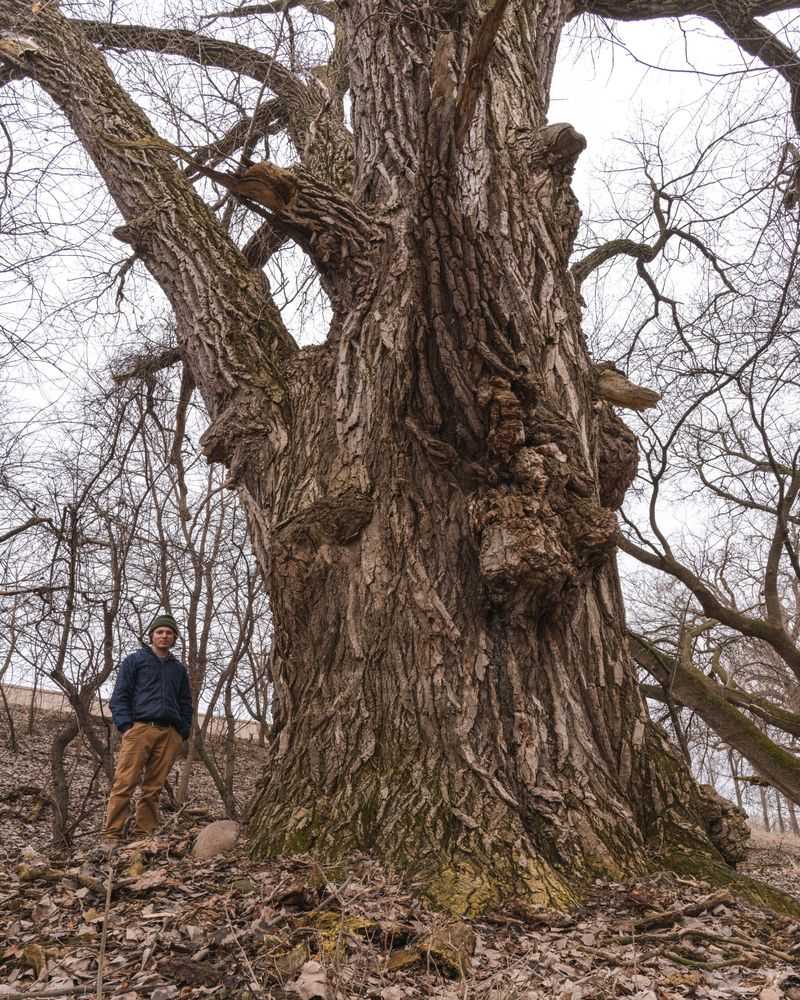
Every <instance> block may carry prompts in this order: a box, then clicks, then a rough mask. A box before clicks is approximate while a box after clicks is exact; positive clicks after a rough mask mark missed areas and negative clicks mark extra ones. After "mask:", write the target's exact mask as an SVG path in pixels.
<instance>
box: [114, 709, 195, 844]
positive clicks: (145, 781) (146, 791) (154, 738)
mask: <svg viewBox="0 0 800 1000" xmlns="http://www.w3.org/2000/svg"><path fill="white" fill-rule="evenodd" d="M181 743H182V740H181V736H180V733H178V731H177V730H175V729H173V728H172V727H171V726H166V727H160V726H153V725H150V723H148V722H134V724H133V726H131V728H130V729H129V730H127V732H125V733H124V734H123V736H122V743H121V744H120V748H119V755H118V756H117V767H116V770H115V772H114V785H113V787H112V789H111V794H110V795H109V797H108V808H107V810H106V825H105V831H104V836H105V837H106V838H108V839H117V838H119V837H121V836H122V830H123V827H124V826H125V820H126V819H127V818H128V815H129V813H130V801H131V796H132V795H133V793H134V790H135V789H136V786H137V785H138V783H139V779H140V778H141V781H142V791H141V795H140V797H139V801H138V802H137V804H136V822H135V827H134V833H135V834H150V833H152V832H153V831H154V830H155V828H156V827H157V826H158V797H159V795H160V794H161V789H162V788H163V787H164V784H165V782H166V780H167V777H168V775H169V772H170V768H171V767H172V765H173V763H174V761H175V758H176V757H177V756H178V751H179V750H180V748H181Z"/></svg>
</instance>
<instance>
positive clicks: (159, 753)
mask: <svg viewBox="0 0 800 1000" xmlns="http://www.w3.org/2000/svg"><path fill="white" fill-rule="evenodd" d="M147 637H148V640H149V642H150V645H149V646H146V645H144V644H143V645H142V648H141V649H139V650H137V652H135V653H131V655H130V656H126V657H125V659H124V660H123V661H122V663H121V665H120V668H119V673H118V674H117V683H116V684H115V685H114V693H113V694H112V696H111V717H112V719H113V720H114V725H115V726H116V727H117V729H118V730H119V731H120V733H122V743H121V744H120V748H119V756H118V757H117V767H116V771H115V773H114V785H113V787H112V789H111V794H110V795H109V798H108V808H107V810H106V825H105V830H104V832H103V846H104V847H106V848H111V847H114V846H115V845H116V844H118V843H119V842H120V839H121V837H122V830H123V827H124V826H125V820H126V819H127V817H128V814H129V812H130V801H131V796H132V795H133V792H134V790H135V788H136V786H137V784H138V783H139V779H140V778H141V781H142V791H141V796H140V798H139V801H138V803H137V806H136V818H135V824H134V835H135V836H148V835H149V834H151V833H153V831H154V830H155V828H156V826H157V825H158V797H159V795H160V794H161V789H162V788H163V787H164V783H165V782H166V780H167V776H168V775H169V772H170V768H171V767H172V765H173V763H174V761H175V758H176V757H177V755H178V752H179V750H180V748H181V744H182V742H183V740H185V739H187V738H188V736H189V730H190V729H191V726H192V692H191V688H190V687H189V675H188V674H187V672H186V667H185V666H184V665H183V664H182V663H181V661H180V660H179V659H177V657H175V656H173V655H172V653H171V652H170V650H171V649H172V647H173V646H174V645H175V642H176V641H177V638H178V625H177V622H176V621H175V619H174V618H173V617H172V615H170V614H159V615H156V617H155V618H154V619H153V621H152V622H151V623H150V627H149V628H148V630H147Z"/></svg>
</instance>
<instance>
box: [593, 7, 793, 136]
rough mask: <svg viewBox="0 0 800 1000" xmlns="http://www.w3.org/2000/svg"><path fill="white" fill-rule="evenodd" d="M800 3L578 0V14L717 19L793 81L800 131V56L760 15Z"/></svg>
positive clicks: (625, 18)
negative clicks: (766, 24) (760, 19)
mask: <svg viewBox="0 0 800 1000" xmlns="http://www.w3.org/2000/svg"><path fill="white" fill-rule="evenodd" d="M797 7H798V4H797V3H796V2H794V3H779V2H756V0H751V2H747V0H664V2H657V0H578V2H577V4H576V9H575V13H576V14H583V13H586V14H599V15H601V16H603V17H611V18H615V19H617V20H620V21H642V20H648V19H650V18H656V17H691V16H697V17H705V18H707V19H708V20H709V21H713V23H714V24H716V25H717V26H718V27H720V28H721V29H722V30H723V31H724V32H725V34H726V35H727V36H728V37H729V38H731V39H732V40H733V41H734V42H736V44H737V45H738V46H739V48H740V49H742V51H743V52H747V53H748V55H751V56H753V57H754V58H756V59H758V60H760V61H761V62H762V63H764V65H765V66H770V67H771V68H772V69H774V70H776V71H777V72H778V73H780V75H781V76H782V77H783V78H784V79H785V80H786V82H787V83H788V84H789V88H790V90H791V96H792V102H791V104H792V119H793V121H794V126H795V129H796V130H797V131H798V132H800V59H798V57H797V55H796V53H795V52H793V51H792V49H790V48H789V46H788V45H785V44H784V43H783V42H782V41H781V40H780V39H779V38H778V37H777V36H776V35H775V34H774V33H773V32H771V31H770V30H769V28H767V27H765V26H764V25H763V24H760V23H759V22H758V21H757V20H756V18H757V17H765V16H766V15H768V14H774V13H777V12H779V11H784V10H796V9H797Z"/></svg>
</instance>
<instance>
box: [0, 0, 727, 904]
mask: <svg viewBox="0 0 800 1000" xmlns="http://www.w3.org/2000/svg"><path fill="white" fill-rule="evenodd" d="M502 7H503V8H506V4H502ZM339 8H340V23H339V29H340V31H341V32H342V33H343V37H344V38H345V40H346V44H345V45H344V47H343V51H346V52H347V54H348V59H349V66H348V75H349V80H350V86H351V94H352V107H353V112H352V120H353V135H352V144H353V151H354V155H353V156H352V160H350V159H349V158H348V157H347V156H341V155H339V154H337V156H336V157H335V158H334V159H335V162H336V163H339V164H341V163H343V162H347V163H350V162H352V165H353V167H352V173H351V174H350V175H348V176H347V177H346V179H345V180H343V171H342V170H339V169H335V170H331V169H329V167H330V162H331V161H330V160H328V159H326V158H325V157H318V156H317V155H316V154H315V153H313V148H314V147H313V144H311V146H310V147H309V148H310V149H311V150H312V151H311V152H309V153H308V155H307V157H305V158H304V160H303V168H302V169H298V170H295V171H293V172H292V173H291V175H290V176H285V174H286V172H285V171H283V172H279V174H278V175H277V176H276V175H275V173H274V171H271V170H270V169H268V168H265V169H264V170H262V171H260V172H259V175H258V178H256V177H255V176H251V177H250V180H251V181H252V182H253V186H252V187H251V188H250V189H248V190H245V189H244V188H243V187H242V184H243V183H244V182H245V180H246V178H239V179H237V180H235V181H231V184H230V186H231V187H232V188H233V189H234V190H238V191H239V193H241V194H243V195H245V196H246V197H249V198H251V200H252V201H254V202H256V203H257V204H258V205H259V206H261V208H262V210H264V209H265V210H266V212H267V215H268V218H269V222H270V225H271V226H273V227H274V229H275V231H276V232H279V233H280V232H283V233H285V234H288V235H290V236H291V237H292V238H294V239H296V240H298V241H299V242H300V243H301V245H302V246H303V247H304V248H305V249H306V250H307V251H308V253H309V255H310V256H311V258H312V260H313V261H314V262H315V264H316V265H317V267H318V269H319V271H320V275H321V277H322V280H323V282H324V285H325V288H326V290H327V291H328V294H329V295H330V297H331V301H332V305H333V310H334V319H333V323H332V327H331V330H330V335H329V338H328V341H327V343H326V344H325V345H323V346H319V347H314V348H308V349H305V350H303V351H296V350H294V349H293V345H292V343H291V341H290V338H288V336H287V334H286V332H285V330H284V329H283V327H282V325H281V323H280V318H279V316H278V315H277V313H276V311H275V309H274V307H273V305H272V303H271V302H270V299H269V296H268V292H267V290H266V288H265V286H264V284H263V282H262V280H261V278H260V276H259V275H257V274H256V273H255V272H254V271H253V270H252V269H251V268H250V267H249V266H248V261H247V259H246V258H245V257H244V256H242V254H240V253H239V251H238V250H237V249H236V248H235V247H234V246H233V245H232V243H231V242H230V239H229V238H228V236H227V235H226V234H225V233H224V232H223V230H222V229H221V228H220V227H219V226H218V225H217V223H216V221H215V219H214V218H213V216H212V215H211V213H210V212H209V211H208V210H207V208H206V207H205V206H204V205H203V204H202V202H200V201H199V199H198V198H197V197H196V196H195V194H194V193H193V191H192V189H191V187H190V186H189V184H188V181H187V180H186V178H185V177H184V175H183V174H182V173H181V172H180V171H179V170H178V169H177V168H176V167H175V166H174V165H173V164H172V162H171V160H170V158H169V156H168V155H167V153H166V152H165V151H164V150H163V148H160V147H159V145H158V142H157V140H156V138H155V136H154V135H153V133H152V130H151V129H150V126H149V125H148V123H147V121H146V119H145V118H144V116H143V115H142V114H141V112H140V111H139V109H137V108H136V107H135V106H134V105H133V104H132V103H131V102H130V100H129V99H128V98H127V97H126V95H124V94H123V93H122V92H121V91H120V90H119V88H118V87H117V86H116V84H115V83H114V81H113V79H112V77H111V75H110V73H109V72H108V70H107V67H106V66H105V64H104V63H103V61H102V59H101V58H100V56H99V55H98V54H97V52H96V51H95V50H94V48H93V47H92V46H91V45H90V44H89V42H88V40H87V38H86V35H85V34H82V30H83V31H86V30H90V31H91V32H98V31H100V30H101V29H100V28H99V27H98V26H97V25H95V24H94V23H92V25H91V26H87V25H86V24H84V25H83V26H81V25H80V24H77V23H72V24H70V23H68V22H66V21H64V20H63V19H61V18H60V16H59V15H58V14H57V13H56V12H55V11H54V10H53V8H52V7H50V6H43V7H42V8H41V9H38V8H37V10H38V13H36V14H35V15H32V14H31V6H30V4H29V3H27V2H25V0H8V2H7V3H6V5H5V11H6V12H5V13H3V12H0V28H3V27H5V28H8V27H9V14H8V11H9V10H10V11H11V25H12V27H14V26H16V28H17V29H20V28H23V27H24V29H25V32H26V38H27V39H28V40H29V42H30V43H31V45H32V46H33V48H31V47H27V48H26V49H25V51H16V54H15V55H14V56H13V59H14V60H15V63H14V65H15V66H17V68H20V67H21V68H23V69H24V70H25V72H27V73H28V74H29V75H31V76H33V77H34V78H35V79H37V80H38V81H39V82H40V84H41V85H42V86H43V87H44V88H45V89H46V90H47V91H48V93H49V94H50V95H51V96H52V97H53V99H54V100H55V101H57V102H58V104H59V105H60V106H61V107H62V108H63V109H64V112H65V114H66V115H67V117H68V118H69V120H70V122H71V124H72V127H73V128H74V130H75V132H76V133H77V135H78V136H79V138H80V140H81V141H82V142H83V144H84V145H85V147H86V149H87V151H88V152H89V154H90V155H91V156H92V158H93V159H94V162H95V164H96V166H97V168H98V170H99V171H100V173H101V175H102V176H103V178H104V179H105V181H106V183H107V185H108V187H109V190H110V191H111V193H112V194H113V196H114V198H115V199H116V201H117V204H118V206H119V207H120V210H121V212H122V213H123V215H124V217H125V220H126V225H125V227H124V228H123V229H122V230H121V232H120V235H121V237H122V238H124V239H126V240H128V241H129V242H130V243H131V244H132V245H133V246H134V247H135V248H136V249H137V251H138V252H139V254H140V255H141V256H142V258H143V259H144V260H145V262H146V263H147V266H148V267H149V269H150V271H151V273H152V274H153V275H154V277H155V278H156V280H157V281H158V282H159V283H160V284H161V286H162V288H163V289H164V291H165V292H166V294H167V296H168V297H169V299H170V301H171V303H172V306H173V309H174V311H175V315H176V321H177V336H178V344H179V347H180V350H181V352H182V355H183V357H184V358H185V360H186V361H187V362H188V364H189V366H190V368H191V372H192V376H193V378H194V381H195V383H196V384H197V386H198V388H199V390H200V392H201V393H202V394H203V397H204V399H205V401H206V404H207V406H208V408H209V411H210V414H211V420H212V422H211V427H210V428H209V430H208V432H207V433H206V435H205V438H204V440H205V448H206V452H207V454H208V455H209V457H210V458H211V459H212V460H214V461H222V462H225V463H226V464H227V465H228V466H229V467H230V470H231V476H230V483H231V484H232V485H238V486H239V487H240V489H241V493H242V496H243V499H244V502H245V504H246V507H247V510H248V515H249V518H250V525H251V536H252V540H253V544H254V549H255V552H256V555H257V558H258V560H259V563H260V565H261V567H262V569H263V572H264V574H265V577H266V580H267V583H268V586H269V589H270V593H271V595H272V599H273V614H274V622H275V647H274V655H273V661H272V672H273V677H274V682H275V688H276V692H277V705H278V712H277V713H276V718H275V727H274V733H275V741H274V752H275V753H274V759H273V761H272V762H271V764H270V768H269V772H268V774H267V776H266V780H265V784H264V786H263V788H262V791H261V795H260V799H259V802H258V805H257V808H256V810H255V815H254V819H253V823H252V834H253V839H254V842H255V844H256V845H257V849H258V850H259V851H260V852H261V853H262V854H278V853H282V852H286V851H298V850H310V851H313V852H315V853H316V854H318V855H319V856H322V857H326V858H329V859H330V858H336V857H341V856H343V855H345V854H347V852H349V851H352V850H370V851H372V852H374V853H375V854H376V855H377V856H379V857H381V858H383V859H384V860H386V861H388V862H390V863H392V864H395V865H398V866H402V867H403V868H405V869H406V870H409V871H411V872H412V873H414V874H415V875H416V876H417V877H418V878H420V879H422V880H423V881H424V883H425V885H426V887H427V890H428V892H429V894H430V895H432V896H433V897H435V898H436V899H437V900H438V901H439V902H440V903H442V904H443V905H446V906H448V907H449V908H450V909H453V910H461V911H469V912H477V911H479V910H481V909H485V908H487V907H492V906H494V905H496V904H497V903H498V902H499V901H501V900H502V899H504V898H507V897H509V896H513V895H521V894H524V895H526V896H529V897H531V896H533V897H534V898H536V899H539V900H540V901H542V902H547V903H550V904H557V905H562V904H565V903H567V902H569V901H570V900H571V899H573V898H574V896H575V895H576V893H577V892H578V891H579V889H580V886H581V885H582V884H583V883H584V882H585V880H587V879H589V878H591V877H593V876H594V875H596V874H601V873H604V874H609V873H611V874H613V875H614V876H618V875H621V874H622V873H624V872H626V871H632V870H637V869H641V868H642V867H643V866H644V865H645V864H646V863H647V852H646V849H645V848H646V845H647V844H648V843H653V844H657V845H658V846H659V848H662V849H673V848H676V847H678V846H680V847H684V848H686V847H688V848H691V849H693V850H697V851H700V852H703V853H705V854H706V855H707V856H708V857H718V855H717V854H716V851H715V848H714V847H713V846H712V844H711V841H710V840H709V830H708V829H707V824H706V821H705V819H704V807H703V801H702V797H701V795H700V794H699V792H698V791H697V789H696V787H695V786H694V785H693V783H692V782H691V779H690V777H689V774H688V771H687V770H686V766H685V763H684V762H683V760H682V758H681V757H680V755H678V754H677V753H675V752H673V751H672V750H670V749H669V748H668V747H667V745H666V743H665V741H664V740H663V739H662V738H661V737H660V736H659V734H658V733H657V732H656V731H655V730H654V729H653V727H652V726H650V724H649V722H648V719H647V716H646V713H645V710H644V707H643V703H642V700H641V697H640V694H639V690H638V685H637V683H636V677H635V674H634V671H633V669H632V665H631V662H630V657H629V653H628V648H627V642H626V637H625V632H624V614H623V608H622V602H621V597H620V591H619V586H618V580H617V572H616V566H615V561H614V552H615V545H616V541H617V522H616V517H615V513H614V509H615V508H616V507H617V506H618V505H619V503H620V502H621V500H622V497H623V496H624V493H625V490H626V489H627V487H628V485H629V484H630V481H631V478H632V476H633V473H634V470H635V458H636V448H635V441H634V440H633V437H632V435H631V434H630V432H629V431H628V430H627V429H626V428H625V426H624V424H623V423H622V421H620V420H619V418H618V417H616V416H615V415H614V414H613V411H612V410H611V407H610V404H609V403H608V402H607V401H605V400H603V399H602V398H598V397H597V395H596V394H595V391H594V390H595V387H596V380H595V375H594V371H593V366H592V363H591V360H590V358H589V356H588V353H587V349H586V345H585V342H584V339H583V336H582V334H581V329H580V311H579V305H580V302H579V296H578V293H577V290H576V287H575V283H574V280H573V278H572V276H571V274H570V272H569V268H568V260H569V256H570V252H571V249H572V244H573V240H574V236H575V232H576V227H577V224H578V215H579V213H578V207H577V204H576V202H575V199H574V197H573V194H572V191H571V188H570V176H571V173H572V170H573V167H574V164H575V161H576V159H577V157H578V155H579V154H580V152H581V150H582V149H583V147H584V145H585V143H584V140H583V138H582V137H581V136H580V135H578V134H577V133H576V132H575V130H574V129H572V128H571V127H570V126H568V125H552V124H550V125H548V123H547V121H546V109H547V105H548V100H549V87H550V80H551V76H552V72H553V66H554V61H555V56H556V49H557V46H558V42H559V37H560V34H561V30H562V28H563V26H564V24H565V22H566V21H567V19H568V18H569V17H570V16H571V15H572V14H573V12H574V5H573V3H571V2H568V0H526V2H525V3H521V2H511V3H508V4H507V9H505V10H504V13H503V16H502V18H501V17H500V16H499V15H500V13H501V12H502V11H501V10H500V9H499V8H496V7H495V6H494V5H493V4H488V3H484V2H477V0H473V2H464V3H436V4H429V5H415V6H413V7H412V6H411V5H409V4H407V3H406V2H405V0H362V2H359V3H355V2H350V3H348V2H342V3H340V4H339ZM14 18H16V21H15V20H14ZM126 30H127V29H126ZM103 31H105V29H103ZM93 37H97V36H96V35H95V36H93ZM120 37H122V36H121V34H120V33H118V34H117V36H116V38H117V43H118V44H121V43H120V42H119V38H120ZM152 37H153V36H152V34H151V38H152ZM125 38H126V44H131V45H133V44H136V36H135V33H134V34H133V36H132V35H131V33H130V32H128V34H127V35H125ZM108 39H109V40H104V44H114V41H113V39H112V38H111V36H108ZM98 40H100V39H98ZM179 42H180V43H181V44H183V45H184V48H183V49H182V50H181V51H182V52H183V53H184V54H186V55H188V56H189V57H193V56H192V53H195V54H197V53H198V52H202V51H204V50H203V49H202V46H201V47H200V48H199V49H198V46H197V41H196V39H195V38H194V37H193V38H191V39H186V38H185V37H184V38H183V39H182V40H181V39H179V38H177V39H176V37H175V36H174V35H173V36H170V38H169V39H165V37H164V36H163V35H159V36H158V44H159V45H162V46H163V45H166V44H167V43H169V44H175V45H177V44H178V43H179ZM25 44H26V45H28V42H26V43H25ZM154 46H155V43H152V44H151V45H150V47H151V48H152V47H154ZM5 51H6V52H7V51H8V50H5ZM159 51H168V49H165V48H163V47H162V48H161V49H159ZM170 51H177V50H176V49H172V50H170ZM215 51H216V50H215ZM228 51H229V50H228ZM238 55H240V53H237V58H238ZM9 58H11V57H9ZM320 86H324V84H322V83H320ZM287 92H288V91H287ZM87 94H90V95H92V98H91V100H87V99H86V96H85V95H87ZM301 103H302V102H301ZM288 114H289V116H290V119H291V117H292V115H293V114H297V115H298V116H299V119H298V120H299V125H298V124H297V122H295V123H294V125H293V124H292V123H291V122H290V133H291V131H292V128H295V129H296V134H298V135H299V134H300V132H301V131H302V128H303V127H305V128H306V134H307V133H308V131H309V130H308V128H307V122H306V125H305V126H304V125H303V122H304V121H306V119H304V118H303V112H302V111H296V110H295V111H293V109H292V106H291V104H290V106H289V107H288ZM331 134H333V133H331ZM335 134H336V136H337V137H338V138H337V142H338V141H340V140H342V133H341V131H339V132H336V133H335ZM349 141H350V139H349V137H348V139H347V142H349ZM335 145H336V144H335V143H334V146H335ZM306 146H307V147H308V143H306ZM337 148H338V149H339V150H340V152H341V147H337ZM345 173H346V172H345ZM256 181H257V183H256ZM248 183H249V181H248ZM262 184H263V185H265V186H258V185H262ZM237 185H238V187H237ZM201 751H202V747H201ZM711 832H713V831H711Z"/></svg>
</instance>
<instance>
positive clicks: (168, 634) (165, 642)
mask: <svg viewBox="0 0 800 1000" xmlns="http://www.w3.org/2000/svg"><path fill="white" fill-rule="evenodd" d="M176 638H177V636H176V635H175V633H174V632H173V631H172V629H171V628H167V627H166V626H165V625H161V626H159V627H158V628H155V629H153V634H152V636H151V637H150V641H151V642H152V644H153V649H156V650H158V651H159V652H162V653H168V652H169V651H170V650H171V649H172V647H173V646H174V645H175V639H176Z"/></svg>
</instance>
